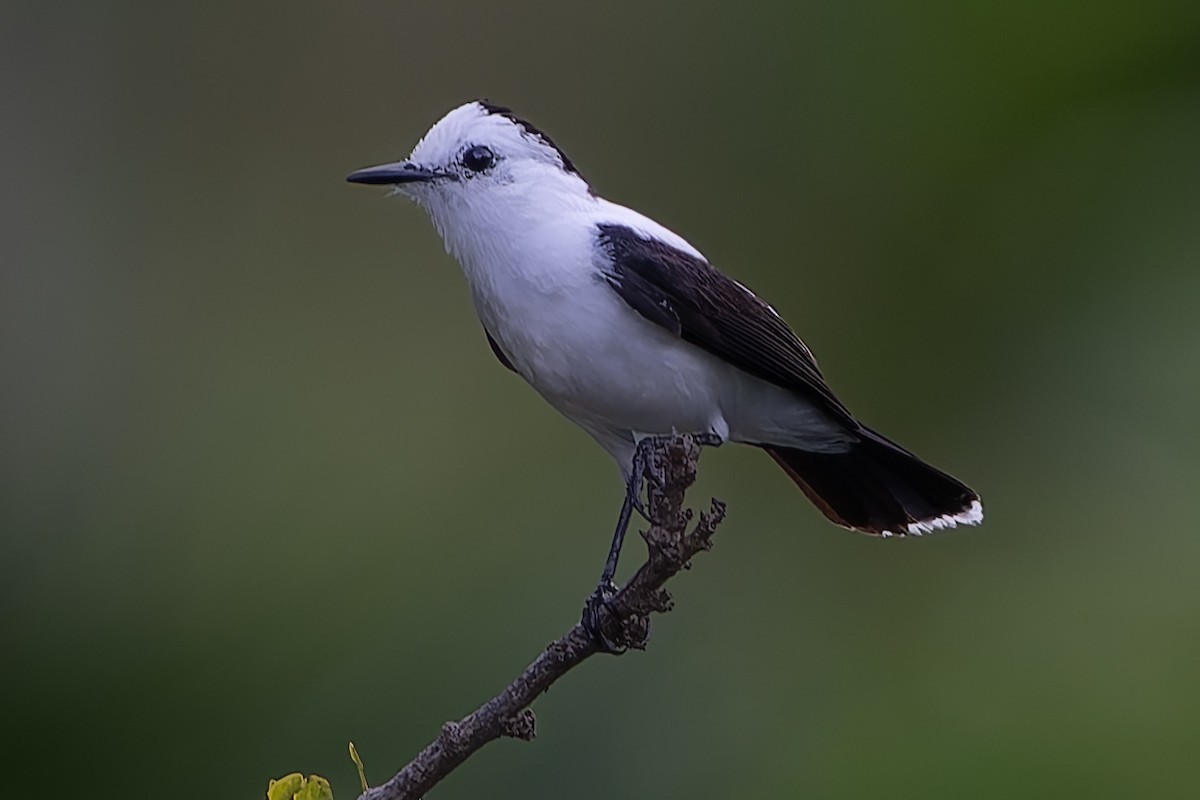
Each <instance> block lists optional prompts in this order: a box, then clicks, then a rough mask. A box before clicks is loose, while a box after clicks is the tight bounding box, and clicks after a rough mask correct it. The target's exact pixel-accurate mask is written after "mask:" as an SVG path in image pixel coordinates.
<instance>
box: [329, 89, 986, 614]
mask: <svg viewBox="0 0 1200 800" xmlns="http://www.w3.org/2000/svg"><path fill="white" fill-rule="evenodd" d="M347 180H348V181H350V182H352V183H357V184H368V185H385V186H391V187H392V192H391V193H392V194H394V195H400V196H403V197H406V198H408V199H410V200H412V201H414V202H415V203H416V204H417V205H418V206H420V207H421V208H422V209H424V211H425V212H426V213H427V214H428V215H429V217H430V219H431V221H432V222H433V226H434V227H435V228H436V229H437V232H438V233H439V234H440V236H441V238H442V241H443V243H444V244H445V248H446V251H447V253H449V254H450V255H451V256H452V257H453V258H454V259H455V260H456V261H457V262H458V263H459V265H460V266H461V267H462V271H463V274H464V275H465V277H466V282H467V284H468V286H469V288H470V294H471V299H472V302H473V304H474V307H475V311H476V313H477V315H478V317H479V320H480V322H482V324H483V329H484V335H485V337H486V339H487V342H488V344H489V345H490V347H491V349H492V352H493V353H494V354H495V356H496V358H497V359H498V360H499V361H500V363H501V364H503V365H504V366H505V367H506V368H508V369H509V370H512V371H513V372H515V373H517V375H519V376H520V377H521V378H523V379H524V380H525V381H526V382H527V383H528V384H529V385H530V386H532V387H533V389H534V390H536V391H537V392H538V393H539V394H540V395H541V396H542V397H543V398H544V399H545V400H546V401H547V402H548V403H549V404H550V405H551V406H553V407H554V408H555V409H557V410H558V411H559V412H560V413H562V414H563V415H564V416H566V417H567V418H568V419H569V420H571V421H572V422H574V423H575V424H576V425H578V426H579V427H580V428H582V429H583V430H584V431H586V432H587V433H588V434H589V435H590V436H591V437H592V438H593V439H594V440H595V441H596V442H597V443H598V444H599V445H600V446H601V447H602V448H603V449H604V450H605V451H607V453H608V454H609V455H610V456H612V458H613V459H614V460H615V461H616V463H617V466H618V467H619V469H620V471H621V473H622V476H623V478H624V479H625V481H626V493H625V502H624V503H623V506H622V510H621V515H620V517H619V518H618V526H617V531H616V532H615V534H614V538H613V543H612V547H611V548H610V552H609V559H608V561H607V562H606V565H605V571H604V573H603V574H602V577H601V581H600V585H599V586H598V587H597V594H596V595H594V597H596V598H599V599H600V600H603V598H604V597H607V596H610V595H611V593H612V591H613V589H614V587H613V586H612V583H611V581H612V577H613V576H612V572H613V571H615V568H616V555H617V553H619V550H620V540H621V538H622V537H623V536H624V528H625V527H626V526H627V525H628V523H629V515H630V513H631V512H630V509H631V507H634V508H639V507H640V506H639V503H638V500H637V497H638V492H639V491H640V486H641V480H642V476H641V474H640V473H641V471H642V467H643V464H642V463H641V462H642V459H643V458H644V454H645V450H646V448H645V446H644V445H645V443H646V442H649V441H653V440H654V439H655V438H656V437H661V436H666V435H671V434H675V433H691V434H696V435H698V436H701V437H703V440H704V441H705V442H708V443H712V444H720V443H724V442H735V443H742V444H746V445H751V446H754V447H757V448H760V449H762V450H764V451H765V452H766V453H767V454H768V455H769V456H771V458H773V459H774V460H775V461H776V462H777V463H778V464H779V466H780V467H782V468H783V471H784V472H785V473H786V474H787V476H788V477H790V478H791V479H792V480H793V481H794V482H795V483H796V484H797V485H798V486H799V488H800V490H801V491H802V492H803V493H804V494H805V495H806V496H807V497H808V499H809V500H811V501H812V503H813V504H814V505H815V506H816V507H817V509H819V510H820V512H821V513H822V514H824V515H825V517H826V518H828V519H829V521H831V522H833V523H834V524H835V525H838V526H840V527H842V528H848V529H850V530H854V531H859V532H862V533H866V534H871V535H875V536H879V537H884V538H888V537H904V536H914V535H921V534H925V533H930V532H932V531H936V530H939V529H944V528H954V527H956V526H959V525H977V524H979V523H981V522H982V521H983V506H982V504H981V501H980V498H979V495H978V494H977V493H976V492H975V491H974V490H972V489H971V488H969V487H968V486H967V485H966V484H964V483H962V482H961V481H959V480H958V479H956V478H954V477H952V476H951V475H949V474H947V473H946V472H943V471H941V470H939V469H937V468H936V467H934V466H931V465H930V464H927V463H925V462H924V461H922V460H921V459H920V458H918V457H917V456H915V455H913V453H911V452H909V451H908V450H906V449H904V448H903V447H901V446H900V445H898V444H896V443H895V442H893V441H892V440H891V439H888V438H887V437H886V436H884V435H883V434H881V433H878V432H877V431H875V430H873V429H871V428H870V427H868V426H867V425H865V424H864V423H862V422H860V421H859V420H858V419H857V418H856V417H855V416H854V415H853V414H852V413H851V412H850V410H849V409H848V408H847V407H846V406H845V404H843V403H842V401H841V400H839V399H838V397H837V396H836V395H835V394H834V393H833V390H832V389H830V387H829V385H828V383H827V382H826V380H825V378H824V376H823V374H822V372H821V370H820V368H819V367H818V366H817V361H816V358H815V357H814V356H813V354H812V351H811V350H809V348H808V346H807V345H805V344H804V342H803V341H801V339H800V338H799V337H798V336H797V335H796V334H795V333H794V332H793V330H792V329H791V327H789V326H788V324H787V323H786V322H785V321H784V320H783V318H782V317H781V316H780V315H779V314H778V313H777V312H776V311H775V309H774V308H773V307H772V306H771V305H769V304H767V303H766V302H765V301H763V300H762V299H760V298H759V297H758V296H757V295H755V294H754V293H753V292H752V291H750V289H748V288H747V287H746V286H745V285H743V284H742V283H739V282H738V281H736V280H734V279H733V278H731V277H729V276H727V275H726V274H724V273H723V272H721V271H719V270H718V269H717V268H716V267H714V266H713V265H712V264H711V263H710V262H709V260H708V259H707V258H706V257H705V256H704V255H703V254H702V253H701V252H700V251H699V250H698V249H696V248H695V247H694V246H692V245H691V244H690V243H689V242H688V241H687V240H686V239H684V238H683V237H682V236H680V235H678V234H676V233H675V232H673V231H671V230H669V229H668V228H666V227H665V226H663V225H661V224H659V223H658V222H655V221H654V220H652V219H650V218H649V217H646V216H644V215H643V214H640V213H638V212H637V211H634V210H632V209H630V208H628V207H625V206H622V205H619V204H617V203H614V202H612V201H609V200H606V199H605V198H603V197H601V196H600V195H599V194H597V192H596V191H595V190H594V189H593V187H592V185H591V184H590V183H589V182H588V181H587V180H586V179H585V178H584V177H583V174H582V173H581V172H580V170H579V169H578V168H577V167H576V165H575V163H574V162H573V161H572V160H571V159H570V158H569V157H568V156H567V154H566V153H565V152H564V151H563V150H562V149H561V148H560V147H559V146H558V145H557V144H556V143H555V142H554V140H553V139H552V138H551V137H550V136H549V135H548V134H546V133H545V132H543V131H542V130H540V129H539V128H537V127H536V126H535V125H534V124H533V123H531V122H529V121H528V120H527V119H525V118H523V117H521V116H518V115H517V114H516V113H515V112H514V111H513V110H512V109H510V108H509V107H507V106H502V105H498V104H495V103H492V102H490V101H488V100H486V99H480V100H474V101H471V102H468V103H466V104H464V105H461V106H458V107H457V108H454V109H453V110H451V111H450V112H449V113H447V114H446V115H445V116H443V117H442V118H441V119H440V120H438V121H437V122H436V123H435V124H434V125H433V127H431V128H430V129H429V130H428V132H427V133H426V134H425V135H424V136H423V137H422V138H421V140H420V141H419V142H418V143H417V145H416V146H415V147H414V148H413V149H412V151H411V153H410V155H409V156H408V157H407V158H405V159H402V160H400V161H396V162H391V163H387V164H382V165H380V166H373V167H367V168H364V169H360V170H357V171H354V172H352V173H351V174H350V175H348V176H347Z"/></svg>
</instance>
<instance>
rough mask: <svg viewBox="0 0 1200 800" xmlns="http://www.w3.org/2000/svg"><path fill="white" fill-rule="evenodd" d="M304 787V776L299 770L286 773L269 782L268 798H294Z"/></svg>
mask: <svg viewBox="0 0 1200 800" xmlns="http://www.w3.org/2000/svg"><path fill="white" fill-rule="evenodd" d="M303 787H304V776H303V775H301V774H300V773H299V772H293V773H292V774H290V775H284V776H283V777H282V778H280V779H279V780H277V781H271V782H270V783H269V784H267V800H292V798H293V797H294V796H295V795H296V792H298V791H300V789H301V788H303Z"/></svg>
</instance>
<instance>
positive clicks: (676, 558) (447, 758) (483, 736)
mask: <svg viewBox="0 0 1200 800" xmlns="http://www.w3.org/2000/svg"><path fill="white" fill-rule="evenodd" d="M699 458H700V445H699V444H697V442H696V440H695V439H694V438H693V437H691V436H688V435H677V436H672V437H670V438H664V439H662V440H660V441H659V442H657V443H656V444H655V447H654V448H653V450H652V451H651V455H650V459H649V462H650V463H649V466H648V468H647V472H648V473H649V477H650V480H649V489H648V500H649V502H648V505H647V508H648V510H649V512H650V517H651V518H652V519H654V520H655V523H654V524H652V525H651V526H650V529H649V530H648V531H646V532H645V533H644V534H643V538H645V540H646V544H647V545H648V550H649V558H648V559H647V560H646V563H645V564H643V565H642V566H641V568H640V569H638V571H637V573H635V574H634V576H633V577H632V578H630V579H629V582H628V583H626V584H625V586H623V587H622V588H621V590H620V591H619V592H618V593H617V594H616V596H615V597H613V598H612V600H611V601H610V602H609V604H608V605H607V606H606V607H605V608H604V609H603V610H602V611H601V614H600V626H601V628H602V629H603V631H604V633H605V635H606V636H607V638H608V639H609V640H610V641H611V642H612V643H615V644H617V645H618V646H620V647H625V648H629V647H632V648H636V649H639V650H640V649H644V648H645V646H646V644H647V642H648V641H649V639H650V614H652V613H654V612H663V611H669V610H670V609H671V596H670V595H669V594H667V591H666V589H664V588H663V584H664V583H666V582H667V580H668V579H670V578H671V576H673V575H675V574H676V573H678V572H679V571H680V570H683V569H687V568H688V567H689V566H690V563H689V562H690V561H691V559H692V557H693V556H695V555H696V554H697V553H699V552H701V551H703V550H708V549H709V548H711V547H712V536H713V534H714V533H715V532H716V529H717V525H719V524H720V523H721V520H722V519H723V518H724V516H725V504H724V503H722V502H721V501H720V500H715V499H714V500H712V501H711V505H710V508H709V510H708V511H707V512H703V511H702V512H700V514H699V515H698V518H697V520H696V524H695V525H694V526H692V529H691V531H690V532H689V531H688V524H689V523H690V522H691V520H692V511H691V509H686V508H684V506H683V499H684V493H685V492H686V491H687V490H688V488H689V487H690V486H691V485H692V483H694V482H695V480H696V462H697V461H698V460H699ZM598 652H600V650H599V648H598V646H597V644H596V643H595V642H594V641H593V639H592V637H591V636H590V635H589V634H588V633H587V632H586V631H585V630H584V628H583V626H582V625H580V624H576V625H575V626H574V627H573V628H571V629H570V630H569V631H567V632H566V633H565V634H564V635H563V636H562V637H561V638H559V639H556V640H555V641H553V642H551V643H550V644H549V645H548V646H547V647H546V649H545V650H543V651H542V652H541V654H540V655H538V657H537V658H535V659H534V660H533V663H532V664H530V665H529V666H528V667H526V669H525V671H524V672H523V673H521V675H520V676H519V677H518V678H517V679H516V680H514V681H513V682H512V683H510V684H509V685H508V686H507V687H506V688H505V689H504V691H502V692H501V693H500V694H498V695H496V696H495V697H493V698H492V699H491V700H488V701H487V702H486V703H484V704H483V705H482V706H480V707H479V708H477V709H475V710H474V711H472V712H471V713H470V714H468V715H467V716H465V717H463V718H462V719H461V720H459V721H458V722H447V723H446V724H445V725H443V726H442V732H441V734H439V735H438V737H437V738H436V739H434V740H433V741H432V742H430V743H429V745H427V746H426V747H425V749H424V750H422V751H421V752H420V753H418V754H417V757H416V758H414V759H413V760H412V761H410V762H409V763H408V765H407V766H405V767H404V769H402V770H400V771H399V772H398V773H396V774H395V775H394V776H393V777H392V779H391V780H389V781H388V782H387V783H385V784H383V785H382V786H376V787H374V788H372V789H368V790H367V791H365V792H363V794H362V795H361V796H360V798H359V800H417V798H420V797H421V796H422V795H423V794H425V792H427V791H429V790H430V789H431V788H433V787H434V786H435V785H436V784H437V783H438V782H439V781H440V780H442V779H443V778H445V777H446V776H447V775H449V774H450V773H451V772H453V771H454V769H455V768H457V767H458V765H460V764H462V763H463V762H464V761H466V760H467V759H468V758H469V757H470V756H471V755H472V754H473V753H474V752H475V751H476V750H478V749H479V748H481V747H483V746H484V745H485V744H487V743H488V742H490V741H492V740H494V739H498V738H500V737H501V736H509V737H513V738H516V739H522V740H524V741H529V740H530V739H532V738H533V737H534V735H535V733H536V720H535V718H534V715H533V711H532V710H530V708H529V706H530V704H532V703H533V701H534V700H535V699H537V697H538V695H540V694H541V693H542V692H544V691H546V690H547V689H549V688H550V686H551V685H552V684H553V683H554V682H555V681H557V680H558V679H559V678H561V677H562V676H563V675H565V674H567V672H568V671H570V670H571V669H573V668H574V667H576V666H577V665H579V664H580V662H582V661H583V660H584V659H586V658H589V657H590V656H593V655H595V654H596V653H598Z"/></svg>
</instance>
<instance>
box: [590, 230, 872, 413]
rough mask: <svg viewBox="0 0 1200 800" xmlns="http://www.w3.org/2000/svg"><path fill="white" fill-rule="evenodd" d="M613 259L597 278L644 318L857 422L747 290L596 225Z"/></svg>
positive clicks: (682, 257)
mask: <svg viewBox="0 0 1200 800" xmlns="http://www.w3.org/2000/svg"><path fill="white" fill-rule="evenodd" d="M599 231H600V244H601V246H602V247H604V248H605V250H607V251H608V254H609V255H610V256H611V258H612V266H611V267H610V270H609V271H608V272H606V274H605V275H604V278H605V280H607V281H608V283H609V284H610V285H611V286H612V287H613V289H615V290H616V292H617V294H619V295H620V296H621V298H622V299H623V300H624V301H625V302H626V303H628V304H629V305H630V306H631V307H632V308H633V309H634V310H635V311H637V312H638V313H639V314H641V315H642V316H643V317H645V318H646V319H648V320H650V321H651V322H653V323H655V324H656V325H661V326H662V327H664V328H666V329H667V330H669V331H672V332H673V333H675V334H676V335H678V336H679V337H681V338H682V339H683V340H684V341H687V342H691V343H692V344H694V345H696V346H698V347H702V348H704V349H705V350H707V351H708V352H710V353H712V354H713V355H715V356H717V357H718V358H721V359H723V360H725V361H727V362H729V363H730V364H732V365H734V366H735V367H737V368H738V369H741V370H743V371H745V372H748V373H750V374H751V375H754V376H755V377H758V378H762V379H763V380H765V381H768V382H770V383H773V384H775V385H776V386H781V387H783V388H784V389H790V390H792V391H795V392H797V393H799V394H801V395H803V396H804V397H806V398H808V399H810V400H812V401H814V402H816V403H817V404H818V405H820V406H821V408H823V409H824V410H825V411H827V412H828V413H829V414H830V415H832V416H833V417H834V418H835V419H838V420H840V421H841V422H843V423H845V424H847V425H850V426H851V427H853V428H857V427H858V423H857V422H856V421H855V420H854V417H853V415H851V413H850V411H849V410H848V409H847V408H846V407H845V406H844V405H842V402H841V401H840V400H838V399H837V397H835V396H834V394H833V391H832V390H830V388H829V386H827V385H826V383H825V379H824V378H823V377H822V376H821V370H820V369H818V368H817V362H816V359H814V358H813V355H812V352H810V351H809V349H808V347H806V346H805V344H804V342H802V341H800V338H799V337H798V336H796V334H795V333H793V332H792V329H791V328H789V327H788V326H787V323H786V322H784V321H783V320H782V319H780V317H779V315H778V314H776V313H775V310H774V309H773V308H771V307H770V306H769V305H767V304H766V303H764V302H763V301H762V300H760V299H758V298H757V297H756V296H755V295H754V294H753V293H752V292H751V291H750V290H749V289H746V288H745V287H744V286H742V285H741V284H739V283H737V282H736V281H734V280H732V279H731V278H728V277H726V276H725V275H723V274H722V273H721V272H719V271H718V270H717V269H716V268H714V267H713V266H712V265H711V264H709V263H708V262H707V261H705V260H704V259H702V258H697V257H696V256H693V255H691V254H689V253H686V252H684V251H682V250H679V249H676V248H674V247H672V246H671V245H669V244H666V243H665V242H662V241H659V240H657V239H651V238H645V237H643V236H641V235H639V234H638V233H636V232H635V231H634V230H632V229H631V228H628V227H626V226H624V225H600V226H599Z"/></svg>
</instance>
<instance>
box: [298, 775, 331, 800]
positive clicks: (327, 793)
mask: <svg viewBox="0 0 1200 800" xmlns="http://www.w3.org/2000/svg"><path fill="white" fill-rule="evenodd" d="M296 800H333V789H332V788H330V786H329V781H327V780H325V779H324V778H322V777H321V776H320V775H309V776H308V783H306V784H304V788H303V789H301V790H300V791H299V792H297V793H296Z"/></svg>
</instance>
